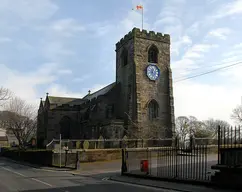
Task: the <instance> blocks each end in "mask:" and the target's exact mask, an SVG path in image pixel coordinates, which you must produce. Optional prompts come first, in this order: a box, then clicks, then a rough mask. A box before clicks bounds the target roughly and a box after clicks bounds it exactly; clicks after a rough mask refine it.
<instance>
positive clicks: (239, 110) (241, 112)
mask: <svg viewBox="0 0 242 192" xmlns="http://www.w3.org/2000/svg"><path fill="white" fill-rule="evenodd" d="M231 118H232V119H233V120H234V121H235V122H236V123H238V124H242V105H238V106H237V107H236V108H234V109H233V111H232V114H231Z"/></svg>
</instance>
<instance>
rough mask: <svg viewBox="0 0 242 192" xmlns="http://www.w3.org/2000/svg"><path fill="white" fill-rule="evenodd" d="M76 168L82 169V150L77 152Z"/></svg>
mask: <svg viewBox="0 0 242 192" xmlns="http://www.w3.org/2000/svg"><path fill="white" fill-rule="evenodd" d="M75 168H76V170H79V169H80V152H78V151H77V152H76V167H75Z"/></svg>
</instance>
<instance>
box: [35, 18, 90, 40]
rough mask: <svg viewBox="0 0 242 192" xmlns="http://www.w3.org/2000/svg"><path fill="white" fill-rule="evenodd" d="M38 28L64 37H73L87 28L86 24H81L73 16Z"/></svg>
mask: <svg viewBox="0 0 242 192" xmlns="http://www.w3.org/2000/svg"><path fill="white" fill-rule="evenodd" d="M36 29H39V30H44V31H45V32H47V33H49V34H52V35H53V34H54V35H58V36H63V37H73V36H74V35H79V33H80V32H83V31H85V30H86V28H85V26H84V25H81V24H79V23H78V22H77V21H76V20H75V19H73V18H66V19H59V20H55V21H53V22H51V23H50V24H49V25H47V26H42V27H38V28H36Z"/></svg>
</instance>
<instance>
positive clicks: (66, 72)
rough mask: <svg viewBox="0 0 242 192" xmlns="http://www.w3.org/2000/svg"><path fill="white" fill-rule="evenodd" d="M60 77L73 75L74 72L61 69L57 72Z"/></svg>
mask: <svg viewBox="0 0 242 192" xmlns="http://www.w3.org/2000/svg"><path fill="white" fill-rule="evenodd" d="M57 73H58V74H59V75H70V74H72V70H70V69H60V70H58V71H57Z"/></svg>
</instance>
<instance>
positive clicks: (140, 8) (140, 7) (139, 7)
mask: <svg viewBox="0 0 242 192" xmlns="http://www.w3.org/2000/svg"><path fill="white" fill-rule="evenodd" d="M132 10H141V16H142V28H141V29H143V21H144V11H143V10H144V8H143V5H136V7H135V9H134V8H133V9H132Z"/></svg>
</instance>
